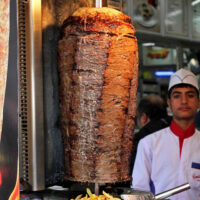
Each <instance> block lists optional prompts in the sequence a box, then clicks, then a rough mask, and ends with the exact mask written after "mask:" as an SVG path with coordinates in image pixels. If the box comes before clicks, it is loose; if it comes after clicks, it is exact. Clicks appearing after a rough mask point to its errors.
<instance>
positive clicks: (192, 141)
mask: <svg viewBox="0 0 200 200" xmlns="http://www.w3.org/2000/svg"><path fill="white" fill-rule="evenodd" d="M150 181H152V182H153V185H154V187H155V194H158V193H161V192H164V191H166V190H169V189H171V188H174V187H177V186H180V185H182V184H185V183H189V184H190V186H191V189H189V190H187V191H184V192H181V193H179V194H176V195H173V196H171V197H169V198H170V199H171V200H200V132H199V131H197V130H196V129H195V133H194V134H193V135H192V136H190V137H189V138H186V139H184V141H183V146H182V153H181V156H180V148H179V137H177V136H176V135H175V134H174V133H173V132H172V131H171V130H170V128H169V127H167V128H164V129H162V130H160V131H157V132H155V133H153V134H151V135H148V136H146V137H145V138H143V139H142V140H141V141H140V142H139V145H138V151H137V156H136V160H135V165H134V168H133V174H132V186H131V187H132V188H135V189H139V190H146V191H150V190H151V189H150V184H149V183H150Z"/></svg>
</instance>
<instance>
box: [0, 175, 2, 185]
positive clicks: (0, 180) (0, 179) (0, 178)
mask: <svg viewBox="0 0 200 200" xmlns="http://www.w3.org/2000/svg"><path fill="white" fill-rule="evenodd" d="M1 185H2V173H1V171H0V187H1Z"/></svg>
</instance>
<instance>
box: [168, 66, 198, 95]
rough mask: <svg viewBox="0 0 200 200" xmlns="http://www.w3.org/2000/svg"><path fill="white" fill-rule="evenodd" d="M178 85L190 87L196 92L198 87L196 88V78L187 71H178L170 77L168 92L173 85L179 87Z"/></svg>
mask: <svg viewBox="0 0 200 200" xmlns="http://www.w3.org/2000/svg"><path fill="white" fill-rule="evenodd" d="M179 84H188V85H191V86H193V87H194V88H196V89H197V91H199V86H198V82H197V79H196V76H195V75H194V74H193V73H192V72H191V71H187V70H185V69H179V70H178V71H176V72H175V73H174V74H173V75H172V76H171V77H170V81H169V87H168V91H169V90H170V89H171V88H172V87H174V86H175V85H179Z"/></svg>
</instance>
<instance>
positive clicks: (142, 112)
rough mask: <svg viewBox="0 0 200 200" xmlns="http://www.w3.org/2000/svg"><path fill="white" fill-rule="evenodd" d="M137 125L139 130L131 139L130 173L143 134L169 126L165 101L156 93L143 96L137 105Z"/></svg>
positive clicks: (169, 118) (169, 120)
mask: <svg viewBox="0 0 200 200" xmlns="http://www.w3.org/2000/svg"><path fill="white" fill-rule="evenodd" d="M136 117H137V122H136V123H137V127H138V128H139V131H138V132H137V133H136V134H135V136H134V140H133V145H134V147H133V152H132V156H131V173H132V168H133V164H134V161H135V157H136V153H137V146H138V143H139V141H140V140H141V139H142V138H144V137H145V136H147V135H149V134H151V133H153V132H155V131H157V130H160V129H162V128H165V127H167V126H169V124H170V122H171V117H169V116H168V114H167V106H166V103H165V101H164V100H163V99H162V98H161V97H160V96H158V95H155V94H152V95H149V96H145V97H143V98H142V99H141V100H140V102H139V104H138V106H137V116H136Z"/></svg>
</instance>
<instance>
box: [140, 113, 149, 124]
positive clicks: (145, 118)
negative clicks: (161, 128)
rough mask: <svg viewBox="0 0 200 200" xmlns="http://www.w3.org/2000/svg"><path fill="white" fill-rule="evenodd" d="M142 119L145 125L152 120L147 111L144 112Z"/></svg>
mask: <svg viewBox="0 0 200 200" xmlns="http://www.w3.org/2000/svg"><path fill="white" fill-rule="evenodd" d="M140 120H141V124H142V126H144V125H146V124H148V123H149V122H150V118H149V117H148V116H147V114H146V113H142V115H141V117H140Z"/></svg>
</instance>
